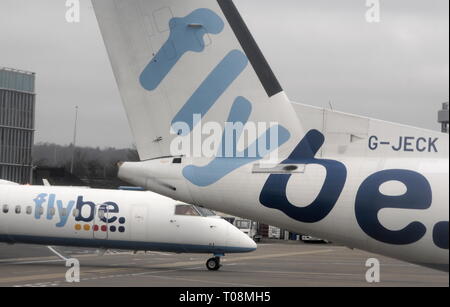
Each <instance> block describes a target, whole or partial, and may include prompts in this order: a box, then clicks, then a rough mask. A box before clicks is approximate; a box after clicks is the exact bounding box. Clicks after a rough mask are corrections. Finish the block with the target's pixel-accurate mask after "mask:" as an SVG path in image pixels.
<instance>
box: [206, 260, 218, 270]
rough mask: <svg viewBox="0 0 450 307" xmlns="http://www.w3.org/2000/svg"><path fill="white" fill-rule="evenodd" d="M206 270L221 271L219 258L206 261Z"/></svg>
mask: <svg viewBox="0 0 450 307" xmlns="http://www.w3.org/2000/svg"><path fill="white" fill-rule="evenodd" d="M206 268H207V269H208V270H210V271H217V270H219V269H220V262H219V260H218V259H217V258H210V259H208V261H206Z"/></svg>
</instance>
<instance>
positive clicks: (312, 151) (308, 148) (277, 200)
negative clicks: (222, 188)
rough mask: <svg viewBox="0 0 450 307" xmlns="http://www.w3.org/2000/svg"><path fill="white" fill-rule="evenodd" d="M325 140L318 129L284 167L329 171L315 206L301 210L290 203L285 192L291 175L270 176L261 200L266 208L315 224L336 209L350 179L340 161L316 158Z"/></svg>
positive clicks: (304, 140)
mask: <svg viewBox="0 0 450 307" xmlns="http://www.w3.org/2000/svg"><path fill="white" fill-rule="evenodd" d="M324 141H325V138H324V136H323V134H322V133H320V132H319V131H317V130H311V131H309V132H308V133H307V134H306V136H305V138H304V139H303V140H302V141H301V142H300V143H299V145H298V146H297V147H296V148H295V150H294V151H293V152H292V154H291V156H290V157H289V158H288V159H287V160H285V161H283V162H282V164H316V165H321V166H324V167H325V169H326V171H327V176H326V178H325V183H324V185H323V187H322V189H321V191H320V193H319V195H318V196H317V198H316V199H315V200H314V202H313V203H311V204H310V205H308V206H307V207H304V208H300V207H297V206H294V205H293V204H291V203H290V202H289V200H288V198H287V195H286V190H287V185H288V182H289V179H290V178H291V176H292V175H291V174H272V175H270V176H269V178H268V180H267V182H266V184H265V185H264V188H263V190H262V191H261V195H260V199H259V201H260V202H261V204H262V205H263V206H265V207H267V208H271V209H277V210H280V211H282V212H283V213H285V214H286V215H287V216H289V217H291V218H292V219H294V220H297V221H299V222H303V223H315V222H318V221H320V220H322V219H324V218H325V217H326V216H327V215H328V214H329V213H330V212H331V210H332V209H333V208H334V206H335V205H336V202H337V201H338V199H339V197H340V195H341V193H342V190H343V189H344V185H345V182H346V180H347V169H346V168H345V166H344V165H343V164H342V163H341V162H339V161H333V160H320V159H316V158H315V156H316V154H317V152H318V151H319V150H320V148H321V147H322V145H323V143H324Z"/></svg>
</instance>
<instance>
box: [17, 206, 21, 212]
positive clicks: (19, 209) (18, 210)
mask: <svg viewBox="0 0 450 307" xmlns="http://www.w3.org/2000/svg"><path fill="white" fill-rule="evenodd" d="M21 212H22V207H21V206H16V214H20V213H21Z"/></svg>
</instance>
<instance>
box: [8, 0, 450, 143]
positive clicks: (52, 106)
mask: <svg viewBox="0 0 450 307" xmlns="http://www.w3.org/2000/svg"><path fill="white" fill-rule="evenodd" d="M380 2H381V22H380V23H377V24H369V23H367V22H366V20H365V14H366V11H367V8H366V6H365V4H366V0H339V1H336V0H276V1H275V0H235V3H236V5H237V6H238V8H239V9H240V10H241V13H242V15H243V16H244V18H245V20H246V21H247V23H248V25H249V27H250V29H251V30H252V32H253V34H254V36H255V38H256V40H257V41H258V43H259V44H260V47H261V49H262V50H263V52H264V53H265V55H266V57H267V59H268V61H269V63H270V64H271V66H272V68H273V70H274V71H275V73H276V74H277V76H278V78H279V80H280V83H281V84H282V86H283V88H284V89H285V90H286V92H287V94H288V95H289V97H290V98H291V100H293V101H297V102H302V103H306V104H311V105H314V106H319V107H328V105H329V101H332V105H333V107H334V109H337V110H340V111H345V112H350V113H355V114H360V115H365V116H370V117H375V118H379V119H383V120H388V121H395V122H400V123H403V124H409V125H414V126H419V127H423V128H428V129H433V130H438V129H439V126H438V124H437V123H436V112H437V111H438V109H439V108H440V106H441V103H442V102H444V101H448V96H449V94H448V92H449V90H448V84H449V57H448V54H449V41H448V38H449V16H448V13H449V1H448V0H380ZM81 3H82V11H81V23H79V24H68V23H67V22H66V20H65V13H66V7H65V0H38V1H36V0H0V66H5V67H13V68H19V69H24V70H29V71H33V72H36V73H37V94H38V96H37V111H36V120H37V124H36V129H37V131H36V141H37V142H55V143H58V144H68V143H70V142H71V139H72V133H73V121H74V108H75V105H78V106H79V107H80V114H79V131H78V143H79V144H80V145H88V146H100V147H107V146H115V147H129V146H130V145H131V144H132V142H133V141H132V137H131V133H130V130H129V127H128V123H127V119H126V116H125V112H124V109H123V107H122V104H121V101H120V97H119V93H118V90H117V86H116V84H115V81H114V77H113V74H112V70H111V68H110V64H109V61H108V58H107V55H106V51H105V48H104V45H103V41H102V39H101V36H100V32H99V29H98V25H97V22H96V19H95V16H94V12H93V9H92V5H91V3H90V1H89V0H81Z"/></svg>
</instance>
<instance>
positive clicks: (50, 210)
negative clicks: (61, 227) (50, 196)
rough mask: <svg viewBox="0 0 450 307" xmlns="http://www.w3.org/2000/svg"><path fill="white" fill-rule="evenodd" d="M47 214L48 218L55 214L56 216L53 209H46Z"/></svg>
mask: <svg viewBox="0 0 450 307" xmlns="http://www.w3.org/2000/svg"><path fill="white" fill-rule="evenodd" d="M48 214H49V215H50V216H55V214H56V210H55V208H50V209H48Z"/></svg>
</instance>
